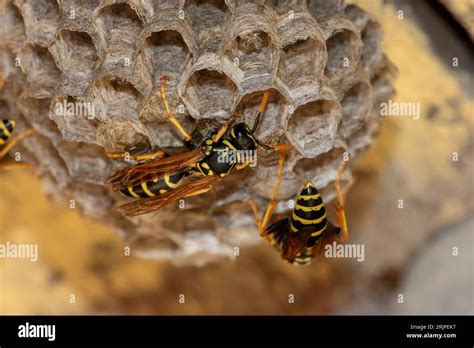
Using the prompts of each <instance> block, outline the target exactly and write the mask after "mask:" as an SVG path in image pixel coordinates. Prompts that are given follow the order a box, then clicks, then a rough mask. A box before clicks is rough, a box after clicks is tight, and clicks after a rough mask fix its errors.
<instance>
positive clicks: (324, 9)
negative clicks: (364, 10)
mask: <svg viewBox="0 0 474 348" xmlns="http://www.w3.org/2000/svg"><path fill="white" fill-rule="evenodd" d="M344 7H345V4H344V0H308V8H309V11H310V12H311V14H312V15H313V16H314V18H316V20H317V21H318V22H321V21H325V20H327V19H328V18H331V17H334V16H338V15H342V14H343V13H344Z"/></svg>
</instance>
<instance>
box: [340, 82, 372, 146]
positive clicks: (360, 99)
mask: <svg viewBox="0 0 474 348" xmlns="http://www.w3.org/2000/svg"><path fill="white" fill-rule="evenodd" d="M372 105H373V93H372V87H371V86H370V85H369V83H367V82H366V81H361V82H359V83H357V84H356V85H355V86H353V87H352V88H351V89H349V90H348V91H347V92H346V93H345V95H344V98H343V99H342V101H341V106H342V120H341V123H340V124H339V128H338V133H339V134H341V136H342V137H343V138H344V139H345V138H347V137H349V136H350V135H351V134H352V133H354V131H356V130H357V129H359V128H360V127H362V126H363V125H364V124H365V123H366V122H367V119H368V117H369V116H370V112H371V110H372Z"/></svg>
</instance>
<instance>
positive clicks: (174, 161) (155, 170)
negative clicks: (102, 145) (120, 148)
mask: <svg viewBox="0 0 474 348" xmlns="http://www.w3.org/2000/svg"><path fill="white" fill-rule="evenodd" d="M167 81H168V78H167V77H162V78H161V88H160V94H161V98H162V100H163V104H164V106H165V109H166V114H167V118H168V120H169V122H170V123H171V124H173V126H174V127H175V128H176V129H177V130H178V131H179V133H180V134H181V135H182V136H183V138H184V144H185V146H186V147H187V148H188V151H186V152H183V153H179V154H176V155H172V156H169V155H168V154H166V153H164V152H163V151H159V152H155V153H152V154H148V155H140V156H130V158H131V159H133V160H136V161H139V162H142V163H138V164H136V165H131V166H128V167H126V168H124V169H122V170H120V171H118V172H116V173H114V174H113V175H111V176H110V177H109V178H108V179H107V181H106V183H107V184H111V185H112V188H113V190H114V191H117V192H121V193H122V194H124V195H126V196H128V197H132V198H136V199H137V200H135V201H133V202H130V203H126V204H124V205H121V206H120V207H119V208H118V209H119V211H120V212H121V213H122V214H123V215H126V216H135V215H141V214H146V213H150V212H152V211H155V210H158V209H161V208H162V207H164V206H166V205H168V204H171V203H173V202H176V201H179V200H180V199H183V198H187V197H191V196H196V195H199V194H203V193H205V192H208V191H210V190H211V189H212V188H213V186H214V185H215V184H216V183H218V182H219V181H220V180H221V179H222V178H224V177H225V176H227V175H229V174H230V173H231V172H232V171H233V170H234V169H237V170H241V169H243V168H245V167H246V166H248V165H249V162H248V161H245V160H243V161H242V160H241V158H240V156H239V154H240V153H242V152H244V151H247V152H249V151H256V150H257V149H258V148H259V147H261V148H264V149H267V150H277V151H279V152H280V160H279V163H280V162H281V165H283V160H284V154H285V151H286V150H288V149H289V148H290V145H286V144H285V145H267V144H264V143H262V142H261V141H260V140H258V139H257V138H256V137H255V132H256V131H257V128H258V125H259V122H260V119H261V117H262V115H263V113H264V111H265V108H266V105H267V103H268V99H269V92H268V91H265V92H263V97H262V101H261V103H260V106H259V108H258V113H257V116H256V118H255V122H254V124H253V126H252V127H250V126H249V125H247V124H246V123H243V122H240V123H236V124H234V125H233V123H234V121H235V118H236V117H237V116H236V114H234V115H232V116H231V117H230V118H229V119H227V120H226V122H225V123H224V124H223V125H222V126H221V127H220V129H219V130H218V131H217V132H214V133H213V134H211V135H210V136H208V137H207V138H205V139H204V141H202V142H201V143H200V144H199V145H196V144H194V143H193V141H192V137H191V135H189V134H188V133H187V132H186V130H185V129H184V128H183V127H182V125H181V124H180V123H179V121H178V120H177V119H176V118H175V116H174V115H173V112H172V110H171V108H170V106H169V103H168V99H167V96H166V82H167ZM222 153H228V154H230V153H234V154H236V156H233V157H232V156H231V158H232V159H230V160H227V161H222V157H221V154H222ZM107 155H108V156H109V157H111V158H124V157H127V156H128V155H126V154H123V153H107Z"/></svg>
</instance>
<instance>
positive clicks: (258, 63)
mask: <svg viewBox="0 0 474 348" xmlns="http://www.w3.org/2000/svg"><path fill="white" fill-rule="evenodd" d="M276 49H277V48H276V45H275V44H274V43H273V42H272V40H271V38H270V35H269V34H268V33H266V32H265V31H262V30H257V31H248V32H241V33H240V34H239V35H237V36H236V37H235V39H234V40H233V42H232V46H231V47H230V48H229V49H228V50H227V52H226V54H227V56H228V58H229V59H230V60H231V61H232V62H233V63H234V65H235V66H237V67H239V68H240V69H241V70H242V71H243V72H244V79H246V78H249V77H254V76H258V77H259V78H262V75H264V74H271V73H272V70H273V65H274V59H275V57H276V55H277V54H278V53H277V52H276ZM270 79H271V78H270Z"/></svg>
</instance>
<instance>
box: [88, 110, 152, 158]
mask: <svg viewBox="0 0 474 348" xmlns="http://www.w3.org/2000/svg"><path fill="white" fill-rule="evenodd" d="M97 142H98V143H99V144H101V145H102V146H103V147H104V149H105V151H110V152H126V151H130V153H133V151H134V150H135V149H137V150H139V151H144V152H146V151H148V150H149V149H151V148H152V147H151V145H150V141H149V140H148V136H147V135H146V130H144V129H143V126H141V125H140V124H138V123H137V122H136V121H132V120H127V119H120V118H117V119H113V120H110V121H108V122H105V123H101V124H100V125H99V127H98V128H97Z"/></svg>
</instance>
